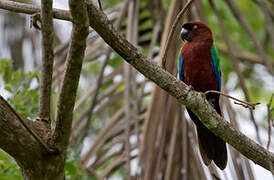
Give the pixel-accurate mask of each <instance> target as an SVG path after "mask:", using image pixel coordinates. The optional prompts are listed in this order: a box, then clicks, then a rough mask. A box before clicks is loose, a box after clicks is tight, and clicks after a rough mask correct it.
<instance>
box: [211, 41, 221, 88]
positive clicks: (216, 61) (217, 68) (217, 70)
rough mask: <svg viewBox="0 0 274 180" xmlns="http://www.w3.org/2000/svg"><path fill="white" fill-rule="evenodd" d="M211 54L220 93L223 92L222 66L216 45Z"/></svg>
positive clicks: (212, 47)
mask: <svg viewBox="0 0 274 180" xmlns="http://www.w3.org/2000/svg"><path fill="white" fill-rule="evenodd" d="M210 52H211V64H212V67H213V71H214V74H215V76H216V79H217V83H218V89H219V91H221V84H222V73H221V66H220V58H219V55H218V51H217V49H216V47H215V46H214V45H212V46H211V49H210Z"/></svg>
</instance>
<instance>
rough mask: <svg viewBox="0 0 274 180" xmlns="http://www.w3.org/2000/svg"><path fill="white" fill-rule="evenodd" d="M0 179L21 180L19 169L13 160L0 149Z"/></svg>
mask: <svg viewBox="0 0 274 180" xmlns="http://www.w3.org/2000/svg"><path fill="white" fill-rule="evenodd" d="M0 179H1V180H21V179H23V177H22V175H21V172H20V169H19V167H18V165H17V164H16V162H15V161H14V159H13V158H12V157H11V156H10V155H8V154H7V153H5V152H4V151H3V150H1V149H0Z"/></svg>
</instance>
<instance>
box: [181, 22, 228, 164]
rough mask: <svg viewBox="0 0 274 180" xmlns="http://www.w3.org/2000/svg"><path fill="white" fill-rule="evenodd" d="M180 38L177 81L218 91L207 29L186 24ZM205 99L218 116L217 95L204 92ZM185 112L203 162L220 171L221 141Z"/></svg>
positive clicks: (223, 148)
mask: <svg viewBox="0 0 274 180" xmlns="http://www.w3.org/2000/svg"><path fill="white" fill-rule="evenodd" d="M181 38H182V40H183V41H186V42H185V43H184V44H183V46H182V49H181V52H180V53H179V58H178V71H179V79H180V80H181V81H183V82H184V83H186V84H187V85H190V86H192V87H193V88H194V90H196V91H200V92H205V91H208V90H217V91H221V69H220V60H219V57H218V53H217V50H216V48H215V46H214V45H213V37H212V32H211V30H210V29H209V27H208V26H207V25H205V24H203V23H201V22H198V21H196V22H189V23H186V24H184V25H183V27H182V30H181ZM206 99H207V100H208V101H209V103H210V104H211V105H212V106H213V107H214V108H215V110H216V111H217V112H218V113H219V114H220V115H222V114H221V110H220V105H219V95H218V94H213V93H208V94H207V95H206ZM187 112H188V114H189V116H190V118H191V119H192V121H193V122H194V123H195V125H196V128H197V135H198V141H199V149H200V153H201V156H202V159H203V161H204V163H205V164H206V165H207V166H208V165H209V164H210V163H211V161H212V160H213V161H214V163H215V164H216V165H217V166H218V167H219V168H220V169H224V168H225V167H226V164H227V150H226V144H225V142H224V141H223V140H222V139H220V138H219V137H217V136H216V135H214V134H213V133H212V132H211V131H210V130H209V129H208V128H207V127H206V126H205V125H203V124H202V122H201V121H200V120H199V118H198V117H197V116H196V115H195V114H194V113H193V112H192V111H191V110H189V109H188V108H187Z"/></svg>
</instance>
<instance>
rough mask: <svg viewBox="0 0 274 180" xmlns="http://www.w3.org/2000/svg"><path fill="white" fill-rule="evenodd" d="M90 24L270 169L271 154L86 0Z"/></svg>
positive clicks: (222, 134) (213, 128)
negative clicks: (126, 36) (220, 114)
mask: <svg viewBox="0 0 274 180" xmlns="http://www.w3.org/2000/svg"><path fill="white" fill-rule="evenodd" d="M87 7H88V16H89V20H90V25H91V26H92V27H93V28H94V30H96V31H97V33H98V34H99V35H100V36H101V37H102V38H103V39H104V40H105V42H106V43H108V44H109V45H110V46H111V47H112V48H113V49H114V50H115V51H116V52H117V53H118V54H119V55H120V56H122V57H123V58H124V59H125V60H126V61H127V62H128V63H130V64H131V65H132V66H134V67H135V68H136V69H137V70H138V71H139V72H141V73H142V74H143V75H145V76H146V77H147V78H149V79H150V80H152V81H153V82H155V83H156V84H157V85H158V86H159V87H161V88H162V89H164V90H166V91H167V92H168V93H169V94H170V95H172V96H174V97H175V98H176V99H177V100H178V101H179V102H180V103H182V104H185V105H187V107H188V108H190V109H191V110H192V111H193V112H194V113H195V114H196V115H197V116H198V117H199V118H200V119H201V121H202V122H203V123H204V124H205V125H206V126H207V127H208V128H209V129H210V130H211V131H212V132H214V133H215V134H216V135H217V136H219V137H221V138H222V139H223V140H224V141H226V142H228V143H229V144H230V145H232V146H233V147H234V148H235V149H237V150H238V151H239V152H241V153H242V154H243V155H244V156H246V157H247V158H249V159H251V160H252V161H254V162H255V163H256V164H259V165H260V166H262V167H264V168H266V169H268V170H270V169H271V166H273V165H274V154H273V153H271V152H269V151H267V150H266V149H264V148H263V147H262V146H260V145H258V144H257V143H255V142H254V141H252V140H251V139H250V138H248V137H247V136H245V135H243V134H242V133H240V132H239V131H238V130H236V129H235V128H233V126H232V125H231V124H229V123H228V122H226V121H225V120H224V119H223V118H222V117H221V116H219V115H218V113H217V112H216V111H215V110H214V109H213V108H212V106H211V105H210V104H209V103H208V102H207V101H206V99H205V98H203V96H202V95H201V94H200V93H198V92H196V91H193V90H191V89H190V88H189V87H188V86H187V85H186V84H184V83H183V82H181V81H179V80H177V79H176V78H175V77H174V76H172V75H171V74H170V73H168V72H166V71H164V70H163V69H162V68H161V67H159V66H158V65H156V64H155V63H153V62H150V61H149V60H148V59H147V58H146V57H145V56H144V55H143V54H142V53H140V52H139V51H138V50H137V48H136V47H134V46H133V45H132V44H130V43H129V42H128V41H127V40H126V39H125V38H124V37H122V36H121V35H120V34H119V33H118V32H117V31H116V30H115V29H114V28H113V26H112V24H111V22H110V21H109V20H108V19H107V17H106V15H105V14H104V13H103V12H101V11H99V10H98V9H97V8H96V7H95V5H94V4H93V3H92V2H88V6H87Z"/></svg>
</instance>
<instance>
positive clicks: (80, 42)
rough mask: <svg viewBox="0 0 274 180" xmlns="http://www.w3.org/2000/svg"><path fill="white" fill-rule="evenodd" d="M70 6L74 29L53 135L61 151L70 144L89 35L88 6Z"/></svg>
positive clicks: (75, 1) (72, 2)
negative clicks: (75, 105)
mask: <svg viewBox="0 0 274 180" xmlns="http://www.w3.org/2000/svg"><path fill="white" fill-rule="evenodd" d="M69 6H70V11H71V15H72V23H73V29H72V35H71V42H70V47H69V52H68V56H67V61H66V71H65V76H64V80H63V83H62V88H61V92H60V97H59V101H58V110H57V117H56V127H55V130H54V134H53V141H54V143H56V147H57V148H58V149H59V150H60V151H63V150H65V148H66V146H67V145H68V142H69V135H70V129H71V124H72V116H73V108H74V104H75V98H76V93H77V87H78V83H79V77H80V73H81V68H82V63H83V58H84V53H85V49H86V38H87V35H88V17H87V10H86V4H85V3H84V1H83V0H81V1H78V0H70V1H69Z"/></svg>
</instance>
